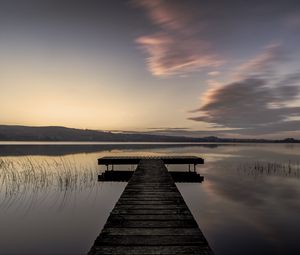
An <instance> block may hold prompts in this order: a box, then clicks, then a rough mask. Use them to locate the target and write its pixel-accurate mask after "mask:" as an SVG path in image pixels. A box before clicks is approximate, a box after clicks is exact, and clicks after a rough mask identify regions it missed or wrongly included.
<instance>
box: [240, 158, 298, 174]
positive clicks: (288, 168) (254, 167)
mask: <svg viewBox="0 0 300 255" xmlns="http://www.w3.org/2000/svg"><path fill="white" fill-rule="evenodd" d="M237 171H238V172H239V173H243V174H246V175H248V176H254V177H260V176H281V177H295V178H300V163H299V161H297V162H292V161H290V160H289V161H288V162H284V163H282V162H269V161H254V162H243V163H240V164H239V165H238V166H237Z"/></svg>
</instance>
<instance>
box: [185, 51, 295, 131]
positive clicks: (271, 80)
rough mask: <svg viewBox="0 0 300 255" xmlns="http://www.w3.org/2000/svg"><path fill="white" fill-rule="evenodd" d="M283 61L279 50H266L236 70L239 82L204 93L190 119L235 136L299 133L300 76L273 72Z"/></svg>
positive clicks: (281, 52)
mask: <svg viewBox="0 0 300 255" xmlns="http://www.w3.org/2000/svg"><path fill="white" fill-rule="evenodd" d="M286 59H287V58H286V56H285V54H283V51H282V49H280V48H279V46H276V47H275V46H272V47H268V48H267V49H266V52H264V53H263V54H261V55H259V56H257V57H256V58H254V59H252V60H250V61H249V62H247V63H245V64H244V65H242V67H241V68H239V69H238V72H239V73H240V75H239V77H243V78H242V79H240V80H237V81H234V82H231V83H229V84H226V85H224V86H221V87H216V88H212V89H210V90H209V91H208V92H206V93H205V94H204V97H203V98H202V101H203V102H204V104H202V106H201V107H200V108H198V109H196V110H195V111H193V112H194V113H197V114H198V116H195V117H190V118H189V119H191V120H194V121H201V122H206V123H210V124H213V125H216V126H219V127H226V128H238V129H237V130H232V131H229V133H237V134H250V135H259V134H268V133H276V132H283V131H298V130H299V129H300V128H299V127H300V125H299V124H300V121H299V120H295V118H298V117H300V106H299V93H300V86H299V85H300V72H295V73H292V74H286V75H282V74H278V72H275V69H276V68H278V67H279V66H280V64H281V63H282V62H283V61H286ZM246 70H247V72H248V75H247V72H246ZM293 119H294V120H293Z"/></svg>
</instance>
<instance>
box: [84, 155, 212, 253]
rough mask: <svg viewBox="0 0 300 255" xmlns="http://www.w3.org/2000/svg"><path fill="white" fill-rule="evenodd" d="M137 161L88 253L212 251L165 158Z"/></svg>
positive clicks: (140, 159)
mask: <svg viewBox="0 0 300 255" xmlns="http://www.w3.org/2000/svg"><path fill="white" fill-rule="evenodd" d="M193 160H194V159H193ZM99 161H100V163H103V161H101V160H100V159H99ZM189 162H190V161H189ZM189 162H187V164H189ZM193 162H194V163H196V161H193ZM193 162H191V163H192V164H193ZM198 162H200V160H199V161H198ZM202 162H203V160H202ZM110 164H111V161H110ZM137 164H138V166H137V168H136V171H135V172H134V173H133V175H132V177H131V178H130V180H129V182H128V184H127V186H126V188H125V190H124V191H123V193H122V195H121V197H120V198H119V200H118V202H117V203H116V205H115V207H114V209H113V210H112V212H111V214H110V216H109V218H108V219H107V222H106V224H105V226H104V228H103V229H102V231H101V233H100V235H99V236H98V237H97V239H96V240H95V242H94V245H93V246H92V248H91V249H90V251H89V253H88V254H89V255H96V254H97V255H98V254H132V255H134V254H165V255H166V254H213V252H212V250H211V248H210V246H209V244H208V242H207V240H206V239H205V237H204V235H203V234H202V232H201V230H200V228H199V226H198V224H197V222H196V221H195V219H194V217H193V215H192V214H191V212H190V210H189V208H188V207H187V205H186V203H185V201H184V199H183V197H182V195H181V194H180V192H179V190H178V189H177V187H176V185H175V183H174V180H173V178H172V176H171V175H170V173H169V172H168V169H167V168H166V166H165V162H164V160H163V159H159V158H139V159H138V162H137Z"/></svg>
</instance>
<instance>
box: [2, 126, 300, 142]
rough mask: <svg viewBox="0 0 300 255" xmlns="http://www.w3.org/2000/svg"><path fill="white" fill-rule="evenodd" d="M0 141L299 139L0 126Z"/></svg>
mask: <svg viewBox="0 0 300 255" xmlns="http://www.w3.org/2000/svg"><path fill="white" fill-rule="evenodd" d="M0 141H87V142H88V141H90V142H219V143H223V142H242V143H247V142H261V143H264V142H286V143H299V142H300V140H295V139H293V138H287V139H284V140H266V139H232V138H218V137H215V136H209V137H201V138H197V137H184V136H167V135H153V134H146V133H112V132H105V131H97V130H89V129H75V128H66V127H60V126H46V127H30V126H12V125H0Z"/></svg>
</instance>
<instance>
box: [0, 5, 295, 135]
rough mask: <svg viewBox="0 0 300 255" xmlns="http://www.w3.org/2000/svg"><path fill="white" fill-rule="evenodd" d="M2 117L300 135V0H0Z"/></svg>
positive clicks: (5, 120)
mask: <svg viewBox="0 0 300 255" xmlns="http://www.w3.org/2000/svg"><path fill="white" fill-rule="evenodd" d="M0 54H1V55H0V56H1V58H0V89H1V90H0V124H7V125H34V126H45V125H47V126H48V125H55V126H58V125H59V126H67V127H75V128H89V129H99V130H124V131H146V132H149V133H162V134H175V135H194V136H207V135H216V136H221V137H267V138H285V137H295V138H300V1H299V0H295V1H289V0H282V1H276V0H274V1H271V0H266V1H255V0H254V1H242V0H241V1H222V0H219V1H213V0H210V1H200V0H165V1H163V0H128V1H126V0H119V1H118V0H86V1H83V0H82V1H78V0H0Z"/></svg>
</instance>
